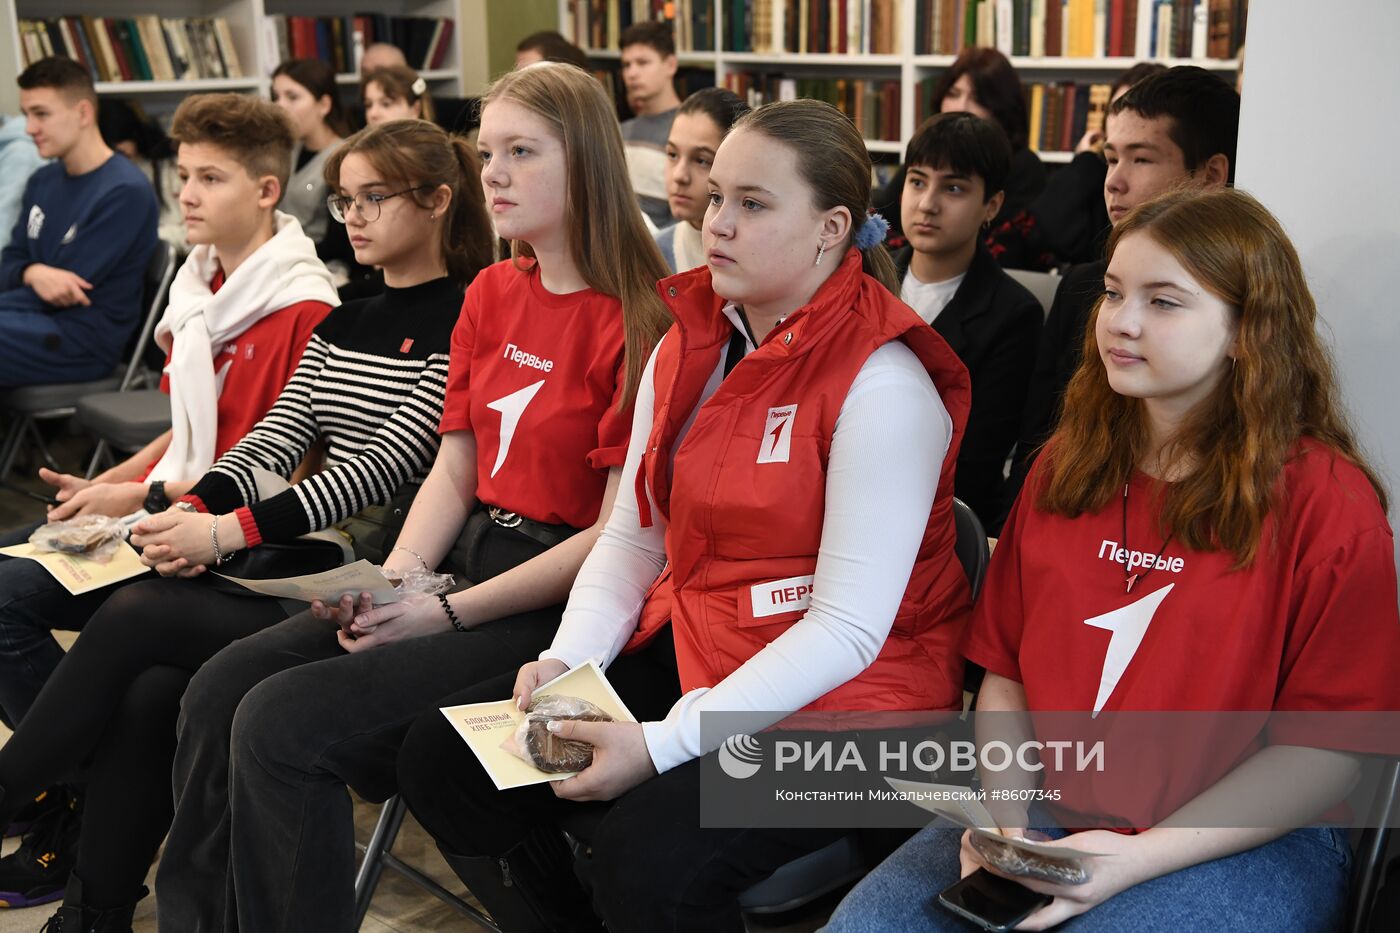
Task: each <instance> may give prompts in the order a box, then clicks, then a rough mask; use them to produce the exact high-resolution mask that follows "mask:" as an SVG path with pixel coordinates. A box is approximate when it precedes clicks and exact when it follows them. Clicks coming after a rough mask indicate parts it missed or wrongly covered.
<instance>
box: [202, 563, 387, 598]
mask: <svg viewBox="0 0 1400 933" xmlns="http://www.w3.org/2000/svg"><path fill="white" fill-rule="evenodd" d="M217 576H223V577H224V579H225V580H231V581H233V582H234V583H237V584H238V585H239V586H241V587H244V588H245V589H249V590H252V591H253V592H254V593H261V594H262V595H264V596H276V597H278V598H280V599H299V600H301V601H302V602H308V603H309V602H312V601H313V600H320V601H321V602H322V603H338V602H340V598H341V597H342V596H346V595H349V596H350V597H351V598H358V597H359V596H360V594H361V593H368V594H370V598H371V600H372V601H373V602H374V604H375V605H384V604H385V603H392V602H397V601H398V599H399V594H398V592H397V591H396V590H395V589H394V584H393V583H391V582H390V581H389V580H387V579H386V578H385V577H384V575H383V574H382V573H380V572H379V568H378V567H375V566H374V564H371V563H370V562H369V561H367V560H357V561H355V562H354V563H353V564H346V565H345V566H344V567H337V568H335V569H334V570H326V571H323V572H321V573H308V574H305V575H303V576H300V577H283V578H282V579H280V580H247V579H243V578H241V577H229V576H224V575H223V574H218V575H217Z"/></svg>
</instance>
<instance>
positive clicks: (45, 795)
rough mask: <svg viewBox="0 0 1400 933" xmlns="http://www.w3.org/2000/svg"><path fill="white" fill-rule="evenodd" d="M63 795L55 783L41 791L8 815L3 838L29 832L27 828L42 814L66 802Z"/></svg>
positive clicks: (60, 788)
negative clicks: (13, 813) (12, 813)
mask: <svg viewBox="0 0 1400 933" xmlns="http://www.w3.org/2000/svg"><path fill="white" fill-rule="evenodd" d="M65 797H66V795H65V794H64V793H63V788H62V787H60V786H57V785H55V786H54V787H50V788H49V789H48V790H46V791H43V792H41V793H40V794H39V796H37V797H35V798H34V799H33V800H31V801H29V803H27V804H25V805H24V806H23V807H22V808H20V811H19V812H18V813H16V814H15V815H14V816H12V817H10V825H9V826H6V827H5V838H6V839H9V838H11V837H13V836H22V835H24V834H25V833H27V832H29V828H30V827H31V826H33V825H34V824H35V823H36V822H37V821H38V820H39V819H40V818H41V817H42V816H43V815H44V814H46V813H49V812H51V811H53V810H57V809H59V808H61V807H63V805H64V804H65V802H66V800H65Z"/></svg>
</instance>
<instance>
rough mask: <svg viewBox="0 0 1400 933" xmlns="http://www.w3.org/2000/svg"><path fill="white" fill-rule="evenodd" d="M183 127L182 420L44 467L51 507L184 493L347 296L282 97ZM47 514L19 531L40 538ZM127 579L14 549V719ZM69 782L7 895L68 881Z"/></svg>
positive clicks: (2, 703)
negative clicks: (51, 567) (119, 458)
mask: <svg viewBox="0 0 1400 933" xmlns="http://www.w3.org/2000/svg"><path fill="white" fill-rule="evenodd" d="M171 136H172V138H173V139H174V140H175V141H176V142H177V143H178V144H179V154H178V162H177V164H178V169H179V173H180V177H181V179H182V180H183V182H184V185H183V187H182V189H181V192H180V207H181V210H182V212H183V214H184V217H185V226H186V231H187V234H188V237H189V242H190V243H191V244H192V246H193V250H192V251H191V253H190V256H189V258H188V259H187V260H186V261H185V263H184V265H183V266H181V268H180V271H179V272H178V274H177V275H176V277H175V281H174V283H173V284H172V286H171V290H170V304H169V307H168V308H167V310H166V312H165V315H164V317H162V318H161V322H160V324H159V326H158V327H157V329H156V339H157V341H158V342H159V343H160V345H161V346H162V347H163V348H164V349H165V350H166V351H167V353H168V354H169V358H168V362H167V365H166V375H165V377H164V378H163V379H162V381H161V387H162V388H163V389H165V390H166V391H167V392H169V393H170V395H171V429H170V430H169V431H167V432H166V433H165V434H163V435H161V436H160V437H159V438H157V439H156V440H154V441H152V442H151V444H149V445H148V446H147V447H146V448H145V449H143V450H142V451H140V452H139V453H137V454H135V455H134V456H132V457H130V458H129V459H127V460H126V461H125V462H123V463H120V464H118V465H117V466H115V467H113V468H112V469H110V470H108V471H107V472H106V473H104V474H102V475H101V476H99V477H97V478H96V479H95V480H93V481H91V482H89V481H87V480H84V479H81V478H80V477H76V476H67V475H60V474H57V473H53V472H51V471H48V470H41V471H40V475H41V477H42V478H43V479H44V480H45V481H47V482H49V483H51V484H53V485H54V486H56V487H58V493H57V497H58V498H59V499H61V500H63V501H62V504H60V505H59V506H57V507H55V508H54V509H53V510H52V511H51V512H50V513H49V519H50V520H58V519H65V518H71V517H73V516H76V515H90V514H102V515H111V516H123V515H127V514H129V513H132V512H136V511H138V510H140V509H142V508H145V509H146V510H147V511H150V512H156V511H161V510H164V509H166V508H168V507H169V505H170V503H171V502H172V501H173V500H175V499H178V498H179V497H180V496H181V495H183V494H184V493H186V492H188V491H189V489H190V488H191V487H192V486H193V485H194V481H195V480H197V479H198V478H199V477H201V476H203V475H204V474H205V472H207V471H208V469H209V467H210V465H211V464H212V463H213V461H214V459H215V458H216V457H218V456H219V455H220V454H222V453H223V452H224V451H226V450H228V449H229V448H230V447H232V446H233V445H234V444H235V443H236V442H237V441H238V440H239V439H240V438H242V437H243V435H244V434H246V433H247V432H248V431H249V430H250V429H251V428H252V427H253V425H255V424H256V423H257V422H258V421H260V420H261V419H262V417H263V416H264V415H265V414H266V412H267V411H268V409H269V408H271V407H272V403H273V402H274V401H275V400H276V399H277V397H278V395H279V394H280V393H281V391H282V388H283V386H284V385H285V384H286V382H287V380H288V379H290V378H291V375H292V373H293V371H294V370H295V369H296V365H297V363H298V361H299V360H300V359H301V355H302V350H303V349H304V348H305V346H306V343H307V341H308V340H310V339H311V332H312V330H314V329H315V327H316V325H317V324H319V323H320V322H321V320H322V319H323V318H324V317H325V316H326V314H327V313H329V311H330V309H331V308H332V307H335V306H336V305H338V304H339V303H340V302H339V299H338V298H337V297H336V292H335V287H334V285H333V283H332V281H331V276H330V273H329V272H328V271H327V270H326V267H325V266H324V265H323V264H322V263H321V261H320V260H319V259H318V258H317V257H316V245H315V244H314V243H313V242H312V241H311V239H310V238H309V237H307V236H306V234H305V233H303V232H302V230H301V227H300V225H299V224H298V223H297V221H296V220H295V219H294V218H292V217H291V216H290V215H287V214H283V213H281V212H279V211H278V210H277V209H276V206H277V203H278V201H279V200H280V199H281V196H282V189H283V187H284V186H285V185H286V182H287V176H288V173H289V171H290V167H291V153H292V145H293V137H292V129H291V126H290V123H289V122H288V119H287V117H286V115H285V114H284V113H283V112H282V111H281V109H280V108H278V107H277V106H276V105H274V104H271V103H268V102H267V101H263V100H259V99H258V98H256V97H252V96H250V95H243V94H205V95H200V96H197V97H190V98H187V99H186V100H185V101H184V103H182V104H181V105H180V107H179V109H178V110H176V112H175V120H174V124H173V126H172V127H171ZM143 182H144V179H143ZM147 187H148V188H149V183H147ZM34 527H36V526H30V527H29V528H25V529H22V530H21V531H20V532H18V533H17V534H15V535H12V536H10V539H9V540H6V541H4V542H3V543H15V542H17V541H22V540H25V539H27V538H28V536H29V534H30V532H31V531H32V530H33V528H34ZM121 585H122V584H120V583H118V584H114V585H112V586H108V587H103V588H102V589H99V590H96V591H94V592H92V593H86V594H83V595H81V596H73V595H71V594H69V593H68V591H67V590H65V589H64V588H63V587H62V586H61V585H60V584H58V583H57V581H55V580H54V579H52V578H51V577H50V576H49V575H48V572H47V571H45V570H44V569H43V568H42V567H41V566H40V565H39V564H37V563H35V562H34V561H31V560H25V559H18V558H0V645H3V646H4V647H3V648H2V649H0V712H3V714H4V716H5V718H6V719H7V720H8V721H9V722H11V723H17V722H19V720H20V719H21V718H23V716H24V715H25V713H26V712H28V710H29V707H30V705H31V704H32V703H33V701H34V698H35V697H36V696H37V695H38V693H39V690H40V689H41V688H42V687H43V685H44V682H45V681H46V680H47V679H48V676H49V674H50V673H51V672H52V671H53V669H54V667H55V666H56V665H57V664H58V662H59V660H60V659H62V657H63V651H62V650H61V649H60V648H59V646H58V644H57V642H55V641H54V639H53V636H52V635H51V631H52V630H53V629H66V630H79V629H81V628H82V627H83V625H84V624H85V623H86V622H87V620H88V618H89V616H91V615H92V613H93V612H95V611H96V610H97V608H98V607H100V606H101V605H102V603H103V602H105V601H106V599H107V597H108V596H110V595H111V594H112V592H113V591H114V590H115V589H116V588H117V587H119V586H121ZM67 796H68V795H67V793H66V792H64V791H62V790H57V791H55V792H50V793H49V794H48V795H47V797H48V802H49V807H48V808H47V810H46V815H45V816H44V817H43V819H41V820H40V822H39V824H38V825H36V826H35V828H34V830H33V831H32V833H31V834H30V835H29V836H28V837H27V840H26V844H25V845H22V846H21V847H20V849H19V850H18V851H17V852H15V853H14V854H13V855H11V856H9V857H7V858H4V859H0V904H4V905H6V906H12V907H18V906H25V905H28V904H36V903H44V902H46V901H51V900H54V899H55V898H57V897H58V896H59V895H60V894H61V893H62V891H63V886H64V883H65V881H66V880H67V875H68V871H69V869H70V868H71V866H72V864H73V852H72V851H71V848H70V847H69V846H68V845H67V844H66V843H65V840H69V841H70V842H71V840H72V839H74V838H76V832H73V831H72V830H73V827H72V826H71V825H70V826H66V827H59V828H60V829H62V830H63V831H56V828H55V826H54V825H53V824H54V821H55V820H58V821H61V822H62V821H66V822H68V823H70V824H71V823H72V821H73V820H75V819H76V816H74V815H73V814H72V813H70V812H69V808H68V807H66V806H65V804H66V801H67ZM55 804H56V805H57V807H58V809H56V810H55V809H53V807H54V805H55ZM40 809H41V810H44V809H45V808H43V807H40Z"/></svg>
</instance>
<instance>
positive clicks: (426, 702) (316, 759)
mask: <svg viewBox="0 0 1400 933" xmlns="http://www.w3.org/2000/svg"><path fill="white" fill-rule="evenodd" d="M489 534H490V538H489V539H488V540H487V541H486V542H485V543H484V544H483V546H482V548H481V565H480V566H479V569H478V573H479V574H480V575H481V576H482V577H483V578H485V577H489V576H494V575H496V574H497V573H501V572H503V571H504V570H506V569H509V568H510V567H513V566H515V565H516V564H519V563H521V562H523V561H524V560H526V559H528V558H529V557H532V556H534V555H535V554H537V553H539V552H540V551H541V550H543V547H542V546H541V545H538V544H536V543H535V542H533V541H530V540H529V539H526V538H524V536H522V535H519V534H518V533H516V532H506V531H504V530H499V529H496V528H495V527H493V528H492V529H490V530H489ZM561 610H562V607H561V606H551V607H548V608H545V609H540V610H536V611H533V612H527V613H522V614H520V615H516V616H511V617H508V618H505V619H499V620H496V621H494V622H488V623H485V624H482V625H478V626H476V627H473V628H471V629H469V630H468V631H467V632H456V631H451V632H444V633H442V634H439V635H430V636H425V637H422V638H416V639H412V640H410V641H407V642H402V643H398V644H390V645H384V646H381V647H378V648H375V649H373V650H371V651H366V652H362V653H356V654H349V653H347V652H345V651H344V650H343V649H341V647H340V645H339V643H338V642H337V641H336V638H335V631H336V627H335V625H334V624H332V623H330V622H323V621H320V620H318V619H316V618H315V617H314V616H312V615H311V614H310V613H309V612H306V613H301V614H299V615H296V616H293V617H292V618H290V619H287V620H286V621H285V622H283V623H281V624H280V625H276V626H273V627H272V628H270V629H268V630H267V631H265V632H261V633H259V634H257V635H255V636H253V637H251V638H246V639H243V640H242V641H240V642H237V643H235V644H233V645H231V646H229V647H228V648H227V649H225V650H224V651H222V652H220V653H219V655H218V656H217V657H215V658H214V659H213V660H211V661H210V662H209V663H208V664H206V665H205V666H204V667H203V669H202V670H200V672H199V674H198V675H197V676H196V677H195V678H194V680H193V681H191V683H190V687H189V690H188V691H187V692H186V693H185V698H184V701H183V708H182V710H181V715H180V723H179V749H178V752H177V754H176V758H175V772H174V778H175V794H176V802H177V806H176V815H175V820H174V823H173V825H172V827H171V830H170V838H169V840H168V841H167V842H166V847H165V854H164V856H163V857H162V859H161V864H160V869H159V874H158V877H157V882H156V897H157V902H158V905H159V906H158V911H157V913H158V916H159V918H160V927H161V929H162V930H169V931H178V933H207V931H214V930H235V929H241V930H245V931H250V933H273V931H279V930H288V931H307V930H328V931H349V930H353V928H354V927H353V914H354V897H353V890H352V889H353V883H354V872H355V847H354V825H353V823H352V818H351V803H350V797H349V795H348V794H347V792H346V790H345V786H346V785H347V784H348V785H349V786H351V787H353V788H354V789H355V790H356V791H358V792H359V793H360V794H361V795H362V796H364V797H366V798H368V799H370V800H374V801H379V800H384V799H386V798H388V797H390V796H392V795H393V794H394V793H395V792H396V791H397V783H396V777H395V762H396V760H397V757H398V752H399V745H400V744H401V743H402V741H403V737H404V734H405V733H406V732H407V730H408V727H409V726H410V725H411V724H412V723H413V722H414V721H415V720H416V719H418V718H419V717H420V716H423V715H425V714H426V715H437V716H438V717H439V718H441V714H438V713H437V712H436V711H437V708H438V707H439V706H440V705H444V704H443V703H442V698H443V697H444V696H448V695H450V694H452V693H453V692H455V691H457V690H460V689H462V687H463V686H464V685H466V684H474V683H477V682H479V681H481V680H484V679H487V678H493V677H495V676H496V675H498V674H503V673H504V674H506V675H507V676H508V677H509V678H510V680H511V682H512V683H513V682H514V678H515V673H516V671H517V670H518V669H519V667H520V665H521V664H524V663H525V662H527V661H530V660H533V659H534V658H535V656H536V655H538V654H539V652H541V651H543V650H544V649H545V648H547V647H548V646H549V643H550V641H551V640H552V639H553V637H554V632H555V630H556V629H557V628H558V626H559V615H560V612H561ZM509 693H510V690H509V688H507V690H506V693H505V694H504V695H505V696H509ZM495 699H500V697H495ZM464 747H465V746H464Z"/></svg>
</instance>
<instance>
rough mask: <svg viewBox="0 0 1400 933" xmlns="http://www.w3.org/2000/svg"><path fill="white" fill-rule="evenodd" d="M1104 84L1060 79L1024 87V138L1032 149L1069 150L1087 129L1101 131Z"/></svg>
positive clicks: (1105, 103) (1108, 88)
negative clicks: (1026, 118) (1027, 122)
mask: <svg viewBox="0 0 1400 933" xmlns="http://www.w3.org/2000/svg"><path fill="white" fill-rule="evenodd" d="M1111 90H1112V88H1111V86H1110V85H1107V84H1075V83H1074V82H1061V83H1052V84H1032V85H1029V86H1028V87H1027V88H1026V97H1027V98H1028V100H1027V104H1028V106H1027V113H1028V114H1029V115H1030V118H1031V125H1030V134H1029V136H1028V137H1027V141H1028V142H1029V144H1030V147H1031V149H1032V150H1033V151H1035V152H1070V151H1072V150H1073V149H1074V147H1075V146H1076V145H1077V144H1078V143H1079V140H1080V139H1081V138H1083V136H1084V134H1085V132H1087V131H1089V130H1094V131H1096V132H1097V131H1101V130H1103V118H1104V114H1105V113H1106V112H1107V110H1108V100H1109V94H1110V91H1111Z"/></svg>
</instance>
